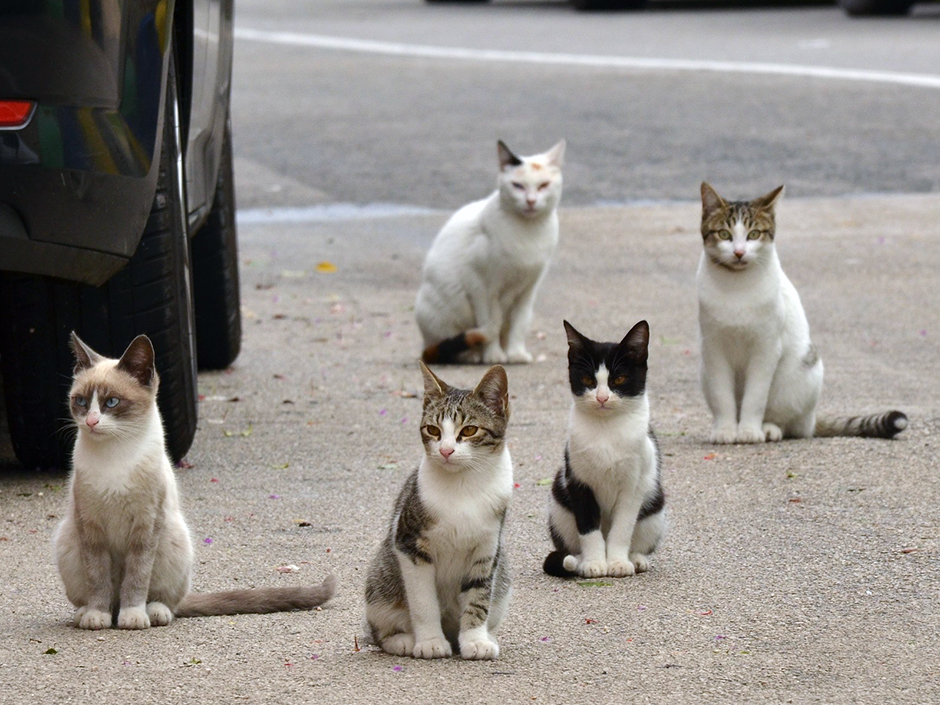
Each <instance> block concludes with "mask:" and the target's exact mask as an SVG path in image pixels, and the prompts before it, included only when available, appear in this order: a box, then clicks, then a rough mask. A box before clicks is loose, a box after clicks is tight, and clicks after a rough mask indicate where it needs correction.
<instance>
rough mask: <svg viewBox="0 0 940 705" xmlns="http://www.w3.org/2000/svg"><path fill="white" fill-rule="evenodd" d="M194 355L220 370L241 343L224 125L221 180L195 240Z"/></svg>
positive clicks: (229, 159)
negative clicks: (207, 214)
mask: <svg viewBox="0 0 940 705" xmlns="http://www.w3.org/2000/svg"><path fill="white" fill-rule="evenodd" d="M191 247H192V250H191V251H192V258H193V307H194V309H195V312H196V358H197V360H198V361H199V368H200V369H203V370H222V369H225V368H226V367H228V366H229V365H231V364H232V363H233V362H234V361H235V358H236V357H238V351H239V350H240V349H241V343H242V319H241V304H240V298H239V291H238V241H237V237H236V227H235V180H234V175H233V171H232V129H231V124H229V125H227V126H226V128H225V142H224V143H223V145H222V159H221V163H220V164H219V180H218V183H217V185H216V189H215V198H214V200H213V202H212V210H211V211H210V212H209V218H208V219H207V220H206V222H205V224H204V225H203V226H202V228H200V230H199V232H198V233H197V234H196V236H195V237H194V238H193V239H192V244H191Z"/></svg>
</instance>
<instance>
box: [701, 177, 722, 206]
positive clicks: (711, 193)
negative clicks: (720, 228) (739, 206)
mask: <svg viewBox="0 0 940 705" xmlns="http://www.w3.org/2000/svg"><path fill="white" fill-rule="evenodd" d="M727 205H728V202H727V201H726V200H725V199H723V198H722V197H721V196H719V195H718V192H717V191H716V190H715V189H713V188H712V185H711V184H710V183H708V182H707V181H703V182H702V212H703V213H712V212H714V211H716V210H719V209H720V208H725V207H726V206H727Z"/></svg>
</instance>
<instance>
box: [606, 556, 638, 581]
mask: <svg viewBox="0 0 940 705" xmlns="http://www.w3.org/2000/svg"><path fill="white" fill-rule="evenodd" d="M634 573H636V569H635V568H634V566H633V563H632V562H630V561H628V560H627V561H610V562H608V563H607V575H609V576H610V577H611V578H626V577H629V576H631V575H633V574H634Z"/></svg>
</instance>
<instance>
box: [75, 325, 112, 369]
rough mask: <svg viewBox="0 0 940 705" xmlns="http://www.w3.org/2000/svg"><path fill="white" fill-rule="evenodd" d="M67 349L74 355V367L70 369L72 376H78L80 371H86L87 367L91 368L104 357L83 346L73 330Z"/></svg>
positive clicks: (83, 342)
mask: <svg viewBox="0 0 940 705" xmlns="http://www.w3.org/2000/svg"><path fill="white" fill-rule="evenodd" d="M69 347H71V348H72V353H73V354H74V355H75V367H74V368H73V369H72V372H73V373H74V374H78V373H79V372H81V371H82V370H87V369H88V368H89V367H93V366H94V365H96V364H98V363H99V362H101V361H102V360H104V356H102V355H99V354H98V353H96V352H95V351H94V350H92V349H91V348H90V347H88V346H87V345H85V341H84V340H82V339H81V338H79V337H78V334H77V333H76V332H75V331H74V330H73V331H72V335H71V337H70V339H69Z"/></svg>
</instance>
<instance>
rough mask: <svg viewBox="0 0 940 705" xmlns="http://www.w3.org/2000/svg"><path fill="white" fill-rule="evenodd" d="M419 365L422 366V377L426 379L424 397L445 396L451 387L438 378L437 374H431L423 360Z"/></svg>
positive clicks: (419, 361)
mask: <svg viewBox="0 0 940 705" xmlns="http://www.w3.org/2000/svg"><path fill="white" fill-rule="evenodd" d="M418 364H419V365H421V375H422V376H423V377H424V396H425V397H429V396H440V395H442V394H445V393H446V392H447V390H448V389H450V387H449V386H448V385H447V383H446V382H445V381H444V380H442V379H441V378H440V377H438V376H437V375H436V374H434V373H433V372H431V370H430V368H428V366H427V365H425V364H424V362H422V361H421V360H418Z"/></svg>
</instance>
